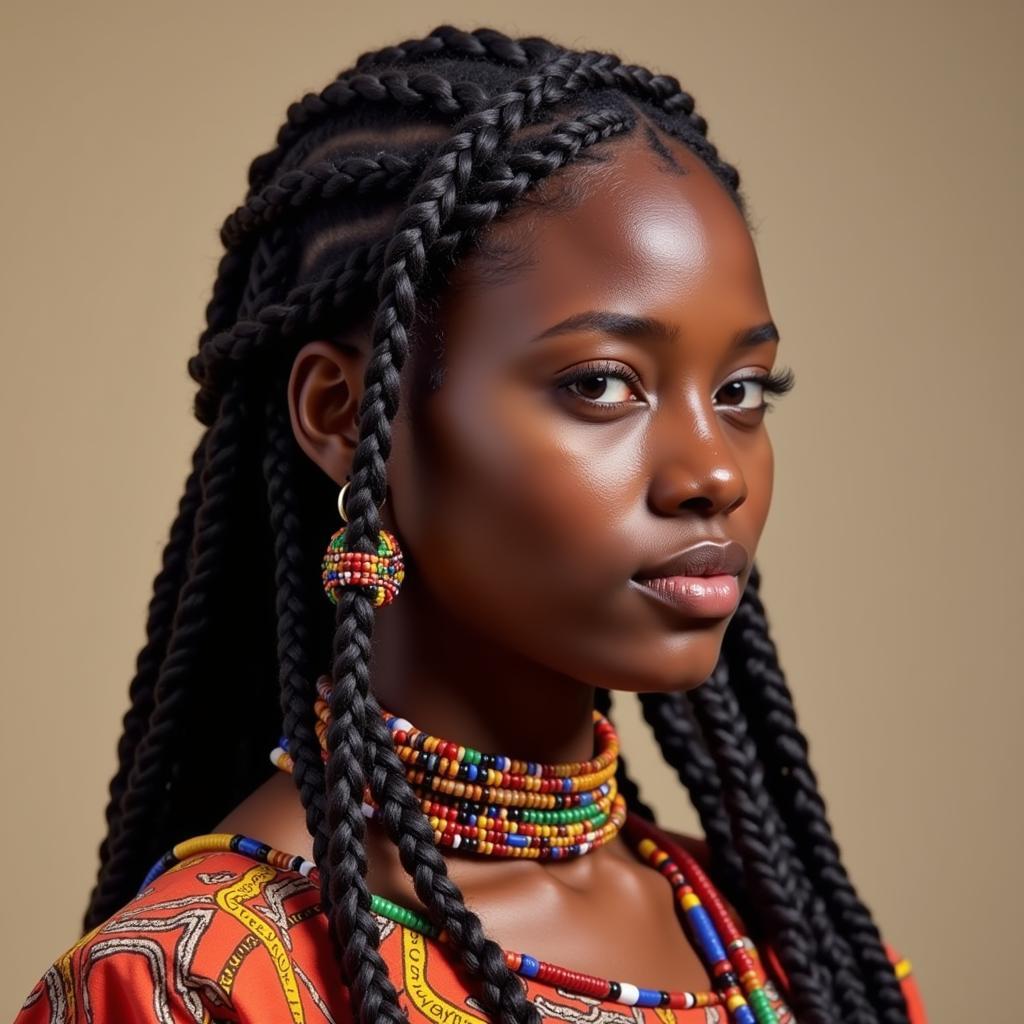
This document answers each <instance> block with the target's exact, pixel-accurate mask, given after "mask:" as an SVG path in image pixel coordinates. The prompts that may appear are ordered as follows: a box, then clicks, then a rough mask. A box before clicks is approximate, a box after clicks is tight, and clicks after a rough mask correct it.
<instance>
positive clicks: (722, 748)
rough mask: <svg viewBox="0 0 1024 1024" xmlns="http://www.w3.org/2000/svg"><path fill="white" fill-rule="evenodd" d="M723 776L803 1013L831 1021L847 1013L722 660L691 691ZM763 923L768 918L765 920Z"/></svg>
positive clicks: (749, 868)
mask: <svg viewBox="0 0 1024 1024" xmlns="http://www.w3.org/2000/svg"><path fill="white" fill-rule="evenodd" d="M689 697H690V699H691V700H692V702H693V705H694V710H695V712H696V715H697V719H698V721H700V723H701V726H702V728H703V730H704V736H705V737H706V741H707V744H708V748H709V750H710V752H711V755H712V757H714V759H715V763H716V765H717V767H718V771H719V775H720V776H721V778H722V782H723V797H724V800H725V804H726V808H727V809H728V811H729V816H730V820H731V823H732V828H733V840H734V842H735V844H736V847H737V849H738V850H739V852H740V854H741V856H742V857H743V864H744V868H745V869H746V878H747V884H748V887H749V891H750V893H751V898H752V900H753V902H754V903H755V905H756V907H757V910H758V911H759V917H760V918H761V919H762V920H763V929H762V930H763V932H764V933H766V934H767V935H768V937H769V938H770V939H771V940H772V941H773V943H774V944H775V946H776V949H777V951H778V954H779V960H780V961H781V963H782V966H783V969H784V970H785V971H786V976H787V978H788V979H789V984H790V992H791V995H790V998H791V1001H792V1004H793V1009H794V1012H795V1014H796V1016H797V1019H798V1020H800V1021H802V1022H806V1024H829V1022H831V1021H836V1020H839V1019H841V1018H840V1016H839V1011H838V1007H837V1006H836V1005H835V1001H834V998H833V995H832V992H831V988H830V986H826V984H825V979H823V977H822V973H823V967H822V965H821V964H820V963H818V962H817V959H816V956H815V951H816V947H815V943H814V939H813V936H812V935H811V932H810V928H809V925H808V923H807V921H806V920H805V918H804V907H803V903H802V901H801V900H800V899H799V895H798V892H797V886H796V882H795V879H794V877H793V874H792V870H791V865H790V864H789V861H788V859H787V858H786V857H785V856H784V853H783V850H782V846H781V843H780V841H779V837H778V829H777V825H776V820H775V816H774V814H773V810H772V808H771V805H770V800H769V798H768V794H767V793H766V791H765V789H764V787H763V785H762V781H763V770H762V769H761V766H760V764H759V762H758V760H757V757H756V753H755V751H754V744H753V741H752V740H751V739H750V737H749V735H748V734H747V731H746V723H745V721H744V719H743V716H742V714H741V712H740V710H739V706H738V705H737V703H736V698H735V696H734V695H733V693H732V689H731V687H730V685H729V675H728V670H727V668H726V667H725V664H724V662H722V661H719V663H718V665H717V666H716V667H715V671H714V672H713V673H712V675H711V677H710V678H709V679H708V680H707V681H706V682H704V683H703V684H702V685H701V686H698V687H697V688H696V689H695V690H693V691H691V692H690V693H689ZM757 923H761V922H760V921H758V922H757Z"/></svg>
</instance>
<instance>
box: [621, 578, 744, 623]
mask: <svg viewBox="0 0 1024 1024" xmlns="http://www.w3.org/2000/svg"><path fill="white" fill-rule="evenodd" d="M634 582H636V583H639V584H640V585H641V586H642V587H643V588H644V589H645V590H649V591H651V592H652V593H653V594H655V595H657V597H659V598H660V599H661V600H663V601H667V602H668V603H669V604H671V605H673V606H674V607H676V608H680V609H682V610H683V611H685V612H688V613H689V614H690V615H699V616H703V617H706V618H720V617H721V616H724V615H731V614H732V613H733V612H734V611H736V608H737V606H738V605H739V601H740V584H739V579H738V578H737V577H735V576H728V575H722V576H662V577H660V578H658V579H653V580H635V581H634Z"/></svg>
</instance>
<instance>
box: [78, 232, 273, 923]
mask: <svg viewBox="0 0 1024 1024" xmlns="http://www.w3.org/2000/svg"><path fill="white" fill-rule="evenodd" d="M274 239H275V241H276V243H277V244H278V246H281V243H282V242H283V241H284V236H283V234H282V233H281V232H280V231H276V232H275V234H274ZM263 253H264V258H263V260H262V262H261V263H260V264H258V265H256V266H254V268H253V274H252V276H251V281H252V284H251V285H250V291H249V294H250V299H249V300H248V301H252V300H253V299H254V300H255V301H257V302H261V303H262V302H264V301H266V300H267V299H268V298H269V297H271V296H272V295H273V294H274V288H276V287H279V282H280V279H281V277H282V275H283V274H284V273H285V272H286V271H287V267H288V262H287V260H288V258H289V257H288V250H287V249H286V248H284V247H283V246H282V247H281V248H280V249H278V250H277V251H274V250H271V249H269V248H268V247H267V246H266V244H264V245H263ZM246 301H247V299H246V298H245V296H244V295H243V296H242V297H241V298H240V299H239V302H240V307H239V308H240V309H241V310H243V311H244V310H245V309H246V308H252V307H247V306H246ZM224 315H226V312H221V313H219V314H217V313H215V312H214V311H213V310H212V309H211V308H209V307H208V316H209V317H210V319H209V320H208V327H207V330H210V329H212V327H213V326H216V324H217V320H216V319H215V317H216V316H224ZM221 404H222V406H223V409H222V410H221V416H220V418H219V419H218V420H217V422H216V426H215V427H210V429H208V430H207V431H206V432H204V435H203V437H202V439H201V440H200V443H199V445H197V447H196V450H195V453H194V457H193V471H192V475H191V476H190V477H189V480H188V481H187V482H186V485H185V491H184V494H183V496H182V499H181V502H180V507H179V515H178V518H177V520H176V522H175V526H174V529H173V530H172V541H171V543H170V545H169V547H168V552H167V553H165V560H168V561H167V564H165V566H164V569H163V570H162V571H161V573H160V574H159V575H158V576H157V578H156V580H155V581H154V586H153V589H154V593H153V598H152V601H151V620H152V621H154V625H155V635H153V636H151V637H150V640H149V642H148V643H147V645H146V647H145V648H143V651H142V652H141V653H140V656H139V659H140V666H141V665H142V664H143V663H145V666H146V667H145V672H143V670H142V668H141V667H140V670H139V672H137V675H136V679H135V680H133V685H132V687H131V688H130V689H129V699H130V706H129V710H128V712H127V714H126V716H125V718H126V721H125V728H124V732H123V734H122V737H121V740H120V742H119V744H118V747H119V759H120V764H119V768H118V772H117V774H116V775H115V776H114V778H113V779H112V781H111V800H110V803H109V806H108V810H107V817H108V833H107V836H106V838H105V839H104V842H103V843H102V844H101V848H100V868H99V872H98V876H97V882H96V885H95V886H94V888H93V891H92V893H91V894H90V899H89V905H88V907H87V909H86V913H85V916H84V919H83V926H84V927H85V928H86V929H88V928H91V927H93V926H95V925H96V924H98V923H99V922H100V921H103V920H105V919H106V918H107V917H108V916H110V914H111V913H113V912H114V911H115V910H116V909H117V908H118V907H119V906H120V905H121V903H123V902H124V899H125V891H126V890H128V891H129V892H130V890H131V887H132V886H133V885H134V884H137V882H138V881H139V880H140V877H141V874H142V872H144V871H145V870H146V867H147V866H148V863H150V862H151V861H152V859H153V858H154V857H155V856H156V855H157V854H159V853H160V852H161V849H162V848H163V847H164V846H165V845H166V842H167V839H166V834H165V833H164V832H163V831H162V830H161V828H160V826H159V824H158V823H159V820H160V818H161V816H164V817H166V816H167V801H166V799H162V792H163V791H164V790H165V787H166V779H167V777H168V775H169V774H171V773H172V772H173V771H174V770H175V763H174V759H175V758H176V753H175V749H174V743H175V740H176V739H177V737H178V735H179V733H180V730H181V725H182V722H181V720H182V716H183V714H184V712H185V710H186V709H187V708H188V707H189V706H190V705H191V702H192V700H193V698H194V692H195V686H196V685H197V675H198V673H197V672H196V671H195V663H196V661H197V660H198V658H199V657H200V652H201V650H202V645H203V643H204V642H205V638H206V636H207V634H208V631H209V618H210V608H211V600H212V598H213V596H214V594H215V592H216V590H215V588H216V587H217V586H219V585H220V581H221V577H222V576H223V570H224V565H225V561H226V555H225V549H226V545H227V539H228V534H229V533H230V528H229V524H230V522H231V516H230V502H231V501H232V500H235V490H236V485H235V481H236V478H237V473H238V463H239V459H240V457H241V452H242V449H243V442H244V437H245V433H246V427H247V426H248V425H249V423H248V418H247V417H246V415H245V405H244V402H243V401H242V399H241V394H240V392H238V391H237V389H236V390H234V391H232V392H231V393H230V394H229V395H227V396H225V398H224V400H223V402H222V403H221ZM165 606H166V608H165ZM154 613H155V614H154ZM157 623H159V624H158V625H157Z"/></svg>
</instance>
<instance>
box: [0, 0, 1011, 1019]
mask: <svg viewBox="0 0 1024 1024" xmlns="http://www.w3.org/2000/svg"><path fill="white" fill-rule="evenodd" d="M1020 10H1021V7H1020V5H1018V4H1016V3H1006V4H999V3H992V2H989V3H968V2H967V0H961V2H960V3H957V4H946V3H923V2H919V3H888V2H870V3H864V2H861V3H857V4H840V3H837V2H835V3H833V2H826V3H810V2H807V3H796V2H791V3H775V4H763V3H756V2H752V0H744V2H737V0H734V2H732V3H730V4H717V3H713V2H710V0H705V2H699V3H695V2H688V0H671V2H670V0H665V2H661V3H658V2H644V0H631V2H629V3H582V2H562V3H550V2H544V3H538V2H533V0H529V2H527V0H519V2H517V3H514V4H511V3H510V4H507V5H506V4H498V3H490V2H487V3H481V2H460V3H457V2H443V3H442V2H434V3H416V4H414V3H396V2H391V3H386V4H355V3H347V2H339V0H335V2H333V3H328V2H306V0H296V2H294V3H289V4H281V3H269V2H253V0H218V2H217V3H200V2H195V0H189V2H177V3H174V4H160V5H157V4H151V3H139V2H132V3H129V2H127V0H97V2H93V3H89V4H73V3H70V2H63V3H46V2H37V3H33V4H19V5H14V4H8V5H5V10H4V13H3V15H2V19H3V26H2V29H3V30H2V33H0V34H2V38H3V43H2V46H3V50H4V51H5V52H4V53H3V55H2V56H3V59H2V61H0V74H2V76H3V90H2V96H3V100H2V102H3V104H4V108H5V109H4V115H5V116H4V124H5V126H6V127H5V129H4V148H5V157H4V161H3V163H4V171H5V178H6V182H5V187H4V188H3V190H2V195H0V203H2V205H3V211H2V225H3V241H2V243H0V244H2V246H3V257H2V259H3V268H2V269H3V273H2V275H0V288H2V289H3V308H4V310H5V311H6V314H5V315H6V316H7V320H6V322H5V327H4V340H3V373H2V387H3V402H2V416H3V424H2V427H3V429H2V437H3V443H4V446H5V450H4V453H3V468H4V488H3V489H4V495H5V498H4V502H3V552H2V559H3V560H2V566H3V576H2V579H3V588H2V601H3V609H2V611H3V620H2V621H3V625H4V632H5V637H4V643H3V648H2V649H3V666H2V668H3V674H2V679H3V685H4V701H5V706H4V713H3V715H2V721H3V733H4V739H3V744H2V751H3V758H4V766H3V767H4V770H3V780H4V782H3V785H4V800H5V808H6V821H5V823H4V825H5V827H4V834H5V835H6V836H7V839H6V841H5V842H4V844H3V864H2V870H3V878H4V919H5V922H6V924H5V928H6V932H7V941H6V943H5V951H4V956H3V965H2V968H0V970H2V972H3V973H2V977H0V991H2V993H3V996H2V999H3V1006H2V1007H0V1016H4V1019H7V1018H8V1017H10V1016H13V1015H14V1013H15V1012H16V1010H17V1008H18V1007H19V1006H20V1003H21V1000H22V998H23V997H24V996H25V995H26V994H27V993H28V991H29V990H30V988H31V987H32V985H33V983H34V982H35V980H36V979H37V978H38V977H39V976H40V974H41V973H42V972H43V971H44V970H45V969H46V967H47V966H48V965H49V964H50V963H51V961H52V960H53V959H54V958H55V957H56V956H57V955H58V954H59V953H61V952H62V951H63V950H64V949H65V948H66V947H67V946H69V945H70V944H71V943H72V942H74V940H75V939H76V938H78V935H79V932H78V925H79V921H80V917H81V914H82V912H83V910H84V907H85V902H86V898H87V896H88V892H89V889H90V886H91V884H92V881H93V878H94V872H95V868H96V849H97V847H98V845H99V842H100V839H101V837H102V834H103V831H104V823H103V807H104V806H105V801H106V795H107V794H106V786H107V782H108V780H109V778H110V775H111V774H112V772H113V770H114V766H115V743H116V739H117V737H118V735H119V732H120V718H121V715H122V713H123V711H124V709H125V706H126V698H127V685H128V681H129V679H130V678H131V676H132V672H133V667H134V660H135V655H136V653H137V650H138V648H139V646H140V645H141V643H142V641H143V636H144V634H143V626H144V622H145V614H146V604H147V602H148V600H149V596H150V584H151V582H152V578H153V576H154V574H155V572H156V570H157V568H158V565H159V559H160V552H161V550H162V547H163V544H164V540H165V537H166V531H167V529H168V527H169V526H170V522H171V519H172V517H173V514H174V511H175V508H176V505H177V500H178V496H179V494H180V491H181V488H182V485H183V483H184V480H185V476H186V472H187V470H188V465H189V456H190V453H191V450H192V447H193V444H194V443H195V440H196V439H197V437H198V434H199V425H198V424H197V423H196V422H195V421H194V420H193V419H192V417H191V414H190V403H191V400H192V395H193V386H192V383H191V381H190V380H189V378H188V376H187V374H186V370H185V363H186V360H187V358H188V357H189V355H190V354H191V353H192V352H193V351H194V347H195V344H196V339H197V336H198V333H199V330H200V327H201V323H202V316H203V308H204V306H205V303H206V301H207V299H208V297H209V289H210V287H211V285H212V283H213V279H214V272H215V268H216V263H217V259H218V256H219V254H220V251H221V250H220V244H219V242H218V239H217V231H218V228H219V226H220V224H221V221H222V220H223V219H224V217H226V216H227V214H228V213H229V212H231V210H233V209H234V207H235V206H236V205H237V204H238V203H239V202H240V201H241V200H242V198H243V195H244V191H245V172H246V169H247V167H248V163H249V160H250V159H251V158H252V157H253V156H255V155H256V154H258V153H261V152H264V151H265V150H266V149H268V148H270V146H271V144H272V141H273V136H274V133H275V132H276V130H277V127H278V125H279V123H280V122H281V121H282V120H283V118H284V114H285V109H286V107H287V105H288V104H289V103H290V102H291V101H293V100H294V99H297V98H298V97H299V96H300V95H301V94H302V93H303V92H305V91H307V90H319V89H321V88H322V87H323V86H325V85H326V84H327V83H328V82H329V81H330V79H331V78H333V76H334V75H335V74H337V73H338V72H339V71H340V70H342V69H343V68H344V67H347V66H348V65H349V64H351V63H352V61H353V60H354V59H355V57H356V56H357V55H358V54H359V53H361V52H363V51H364V50H367V49H372V48H377V47H381V46H384V45H387V44H389V43H394V42H399V41H401V40H402V39H406V38H411V37H417V36H421V35H424V34H426V33H427V32H428V31H429V30H430V29H431V28H433V27H434V26H435V25H437V24H440V23H443V22H452V23H454V24H457V25H459V26H460V27H464V28H467V29H472V28H476V27H479V26H490V27H494V28H498V29H501V30H503V31H505V32H507V33H510V34H512V35H530V34H542V35H548V36H550V37H552V38H553V39H555V40H556V41H559V42H563V43H565V44H567V45H571V46H576V47H580V48H594V49H604V50H614V51H615V52H617V53H618V54H619V55H620V56H621V57H622V58H623V60H624V61H626V62H627V63H639V64H644V65H646V66H648V67H650V68H652V69H653V70H655V71H661V72H664V73H669V74H674V75H676V76H677V77H678V78H679V79H680V81H681V83H682V84H683V87H684V88H685V89H687V90H688V91H689V92H691V93H692V94H693V95H694V96H695V97H696V99H697V106H698V110H699V111H701V112H702V113H703V114H704V115H705V116H706V117H707V118H708V120H709V122H710V135H711V138H712V139H713V140H714V141H715V142H716V143H717V144H718V145H719V147H720V149H721V151H722V153H723V155H724V157H725V158H726V159H728V160H729V161H731V162H732V163H734V164H736V165H737V166H738V167H739V169H740V172H741V174H742V177H743V187H744V189H745V191H746V193H747V195H748V197H749V200H750V207H751V213H752V218H753V221H754V223H755V227H756V242H757V246H758V250H759V254H760V258H761V263H762V268H763V272H764V277H765V282H766V285H767V289H768V298H769V302H770V304H771V309H772V312H773V314H774V317H775V320H776V322H777V323H778V324H779V326H780V329H781V333H782V338H783V340H782V345H781V348H780V351H779V365H780V366H781V365H788V366H791V367H792V368H793V369H794V371H795V373H796V376H797V387H796V390H795V391H794V392H793V393H792V394H791V395H789V396H787V397H785V398H784V399H783V400H782V402H781V403H780V406H779V408H778V409H777V410H776V411H775V412H774V413H773V414H772V415H771V417H770V419H769V421H768V425H769V429H770V431H771V434H772V438H773V442H774V446H775V451H776V459H777V476H776V482H775V491H774V499H773V506H772V511H771V514H770V516H769V519H768V524H767V528H766V530H765V532H764V535H763V538H762V541H761V545H760V547H759V550H758V552H757V557H758V561H759V564H760V566H761V569H762V572H763V574H764V595H765V603H766V606H767V609H768V612H769V616H770V621H771V624H772V628H773V631H774V635H775V638H776V641H777V642H778V645H779V648H780V654H781V658H782V663H783V667H784V669H785V671H786V673H787V676H788V678H789V681H790V683H791V685H792V688H793V690H794V692H795V695H796V701H797V707H798V711H799V714H800V717H801V722H802V725H803V727H804V729H805V731H806V732H807V734H808V736H809V737H810V741H811V756H812V760H813V763H814V765H815V766H816V769H817V771H818V774H819V777H820V782H821V788H822V791H823V793H824V795H825V798H826V800H827V801H828V803H829V807H830V810H831V816H832V821H833V824H834V826H835V829H836V834H837V838H838V840H839V842H840V845H841V847H842V850H843V855H844V859H845V862H846V865H847V867H848V868H849V870H850V873H851V875H852V877H853V879H854V881H855V882H856V884H857V885H858V887H859V889H860V892H861V894H862V896H863V898H864V900H865V901H866V902H867V903H868V905H869V906H870V907H871V908H872V910H873V911H874V913H875V915H876V918H877V920H878V922H879V923H880V925H881V928H882V930H883V933H884V935H885V937H886V938H887V939H888V940H889V941H890V942H891V943H893V944H894V945H895V946H896V947H897V948H898V949H899V950H900V951H901V952H903V953H904V954H905V955H907V956H908V957H909V958H910V959H911V960H912V962H913V963H914V965H915V970H916V972H917V976H918V979H919V982H920V984H921V987H922V990H923V994H924V997H925V1001H926V1003H927V1004H928V1007H929V1009H930V1013H931V1019H932V1020H933V1021H936V1022H945V1021H949V1022H960V1021H967V1020H971V1019H976V1018H975V1017H974V1015H973V1013H972V1005H973V1006H974V1012H978V1010H979V1004H978V1003H976V1002H975V998H976V995H977V994H978V993H982V999H983V1002H984V1004H985V1007H986V1009H987V1008H993V1009H994V1012H995V1013H996V1017H993V1018H992V1019H993V1020H995V1019H997V1018H998V1019H999V1020H1005V1021H1009V1020H1011V1019H1013V1017H1014V1015H1015V1014H1016V1011H1014V1010H1012V1008H1011V1007H1012V1005H1013V1004H1012V1002H1011V1000H1010V998H1009V997H1008V993H1009V992H1010V991H1011V987H1012V986H1013V985H1015V984H1016V983H1017V982H1018V980H1019V978H1018V976H1017V975H1016V974H1014V973H1011V972H1012V969H1013V967H1014V965H1015V962H1016V960H1017V955H1018V953H1019V949H1020V943H1019V941H1017V940H1016V938H1015V937H1014V932H1013V931H1012V930H1011V929H1014V928H1016V926H1017V920H1018V918H1019V916H1020V911H1021V901H1020V895H1019V886H1018V885H1017V884H1016V872H1017V871H1018V869H1019V855H1018V851H1019V849H1020V847H1021V839H1022V835H1021V826H1020V811H1021V801H1020V796H1019V788H1018V779H1017V776H1018V774H1019V772H1020V769H1021V758H1020V746H1021V744H1020V741H1019V733H1020V725H1021V721H1022V716H1021V710H1022V708H1021V704H1022V702H1021V683H1022V680H1021V671H1020V667H1019V660H1018V657H1017V644H1018V643H1019V642H1020V634H1019V632H1018V630H1019V624H1018V623H1019V620H1020V616H1021V611H1022V607H1021V605H1022V602H1021V570H1022V568H1024V565H1022V562H1024V559H1022V552H1021V549H1022V541H1021V532H1022V531H1021V526H1020V507H1021V498H1022V488H1021V465H1022V459H1021V418H1022V409H1021V397H1020V394H1021V385H1022V382H1024V355H1022V353H1024V344H1022V342H1021V338H1020V332H1019V324H1020V317H1019V314H1018V308H1017V307H1018V302H1019V297H1020V294H1021V287H1020V278H1021V269H1022V268H1021V264H1020V259H1019V253H1020V243H1019V234H1020V230H1021V226H1022V225H1021V196H1020V181H1021V171H1022V168H1021V160H1020V157H1021V124H1022V111H1021V93H1022V89H1021V76H1020V71H1019V64H1018V63H1017V57H1018V55H1019V52H1020V49H1021V45H1022V43H1024V33H1022V24H1024V22H1022V18H1021V14H1020ZM325 543H326V538H325ZM242 599H243V598H242V597H241V596H240V597H239V600H242ZM617 708H618V710H617V721H618V723H619V725H620V729H621V731H622V734H623V749H624V751H625V752H626V753H627V755H628V757H629V760H630V764H631V767H632V768H633V770H634V772H635V774H637V775H638V776H639V778H640V781H641V785H642V789H643V792H644V795H645V796H646V798H647V799H648V800H649V802H650V803H651V804H652V805H653V806H654V807H655V808H656V810H657V811H658V813H659V816H660V818H661V820H662V821H663V823H664V824H665V825H667V826H668V827H674V828H681V829H686V830H690V831H693V830H696V829H697V828H698V826H697V824H696V822H695V820H694V818H693V816H692V814H691V812H690V810H689V807H688V804H687V801H686V798H685V795H684V794H683V791H682V790H681V788H680V787H679V785H678V784H677V783H676V781H675V779H674V776H672V775H671V773H670V772H669V771H668V769H666V768H665V767H664V765H662V764H661V762H660V758H659V756H658V754H657V753H656V750H655V747H654V743H653V740H652V739H651V738H650V737H649V735H648V733H647V731H646V728H645V726H644V725H643V723H642V721H641V720H640V718H639V716H638V714H636V713H635V712H634V711H633V702H632V701H629V702H628V703H627V701H625V700H620V701H619V702H618V705H617ZM225 739H226V740H227V739H228V737H225ZM195 756H197V757H202V756H203V752H202V751H201V750H197V751H195ZM1003 1008H1005V1009H1003ZM1000 1013H1005V1016H1001V1017H1000V1016H999V1014H1000Z"/></svg>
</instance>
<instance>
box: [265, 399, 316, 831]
mask: <svg viewBox="0 0 1024 1024" xmlns="http://www.w3.org/2000/svg"><path fill="white" fill-rule="evenodd" d="M266 433H267V452H266V456H265V457H264V461H263V473H264V479H265V480H266V483H267V500H268V505H269V508H270V522H271V526H272V527H273V530H274V535H275V554H276V557H277V569H276V574H275V578H276V583H277V657H278V668H279V673H280V684H281V712H282V722H283V730H284V734H285V736H287V737H288V750H289V753H290V754H291V756H292V760H293V762H294V765H295V767H294V770H293V772H292V777H293V779H294V782H295V785H296V788H297V789H298V791H299V795H300V798H301V800H302V806H303V807H304V808H305V811H306V827H307V829H308V830H309V833H310V835H312V836H315V835H317V833H318V830H319V828H320V825H321V823H322V822H323V821H324V820H325V817H326V814H327V809H326V804H325V800H324V784H325V774H324V766H323V760H322V758H321V755H320V740H319V739H318V737H317V734H316V714H315V712H314V710H313V705H314V702H315V700H316V684H315V682H314V675H315V673H314V662H313V658H314V656H315V655H314V650H313V644H312V640H311V637H310V628H309V625H310V621H311V619H312V615H311V608H310V599H311V595H310V593H309V590H310V584H309V580H310V577H311V576H312V577H313V578H314V579H315V574H314V573H315V568H316V563H315V562H313V563H312V566H311V565H310V562H309V559H308V558H307V553H306V552H305V551H304V550H303V532H302V523H301V521H300V518H299V514H298V508H299V502H298V500H297V498H296V493H295V484H294V481H293V476H294V469H293V467H294V466H295V465H297V463H298V458H297V454H296V449H297V447H298V446H297V444H296V441H295V435H294V434H293V432H292V429H291V423H290V422H289V420H288V414H287V411H286V410H285V408H284V405H283V401H282V399H281V398H280V397H279V396H271V397H269V398H268V399H267V410H266ZM311 570H313V571H311Z"/></svg>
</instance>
